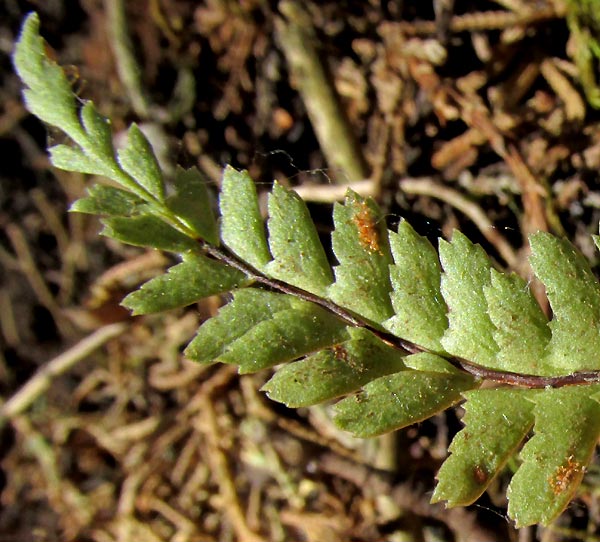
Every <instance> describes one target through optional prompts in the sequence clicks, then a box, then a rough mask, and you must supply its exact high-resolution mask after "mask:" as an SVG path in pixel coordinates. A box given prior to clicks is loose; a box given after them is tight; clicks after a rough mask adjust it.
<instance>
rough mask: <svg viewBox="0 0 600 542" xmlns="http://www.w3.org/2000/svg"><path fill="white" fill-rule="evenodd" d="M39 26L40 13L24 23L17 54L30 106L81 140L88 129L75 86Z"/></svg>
mask: <svg viewBox="0 0 600 542" xmlns="http://www.w3.org/2000/svg"><path fill="white" fill-rule="evenodd" d="M39 27H40V22H39V17H38V16H37V14H36V13H32V14H30V15H29V16H28V17H27V19H25V22H24V23H23V26H22V29H21V34H20V35H19V38H18V39H17V43H16V47H15V53H14V55H13V61H14V64H15V68H16V71H17V73H18V74H19V77H20V78H21V80H22V81H23V82H24V83H25V84H26V85H27V87H29V88H28V89H26V90H24V91H23V96H24V98H25V103H26V105H27V109H28V110H29V111H30V112H31V113H32V114H34V115H35V116H36V117H38V118H39V119H40V120H42V121H44V122H46V123H47V124H50V125H51V126H55V127H57V128H59V129H61V130H63V131H64V132H65V133H66V134H67V135H69V136H70V137H71V139H73V140H74V141H77V142H78V141H81V139H82V138H83V136H84V132H83V130H82V129H81V126H80V124H79V119H78V117H77V111H76V108H75V99H74V96H73V90H72V89H71V86H70V85H69V82H68V80H67V78H66V76H65V74H64V72H63V70H62V68H61V67H60V66H59V65H58V64H56V62H54V61H52V60H50V59H49V58H48V56H47V55H46V52H45V49H44V40H43V39H42V37H41V36H40V34H39Z"/></svg>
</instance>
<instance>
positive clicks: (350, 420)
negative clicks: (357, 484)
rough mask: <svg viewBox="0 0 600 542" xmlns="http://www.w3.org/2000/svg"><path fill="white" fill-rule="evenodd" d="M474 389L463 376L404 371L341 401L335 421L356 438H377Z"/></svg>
mask: <svg viewBox="0 0 600 542" xmlns="http://www.w3.org/2000/svg"><path fill="white" fill-rule="evenodd" d="M415 356H420V357H428V356H433V357H437V356H434V355H433V354H416V355H415ZM411 357H413V356H409V357H408V358H406V363H407V364H408V363H409V361H408V360H409V358H411ZM439 359H441V358H439ZM442 361H443V360H442ZM473 386H474V382H473V379H472V378H471V377H469V376H468V375H464V374H460V373H452V372H449V373H447V372H432V371H417V370H406V371H401V372H399V373H395V374H392V375H387V376H383V377H380V378H378V379H376V380H373V381H371V382H369V383H368V384H367V385H366V386H364V387H363V389H362V391H361V392H359V393H358V394H356V395H354V396H351V397H348V398H346V399H343V400H341V401H340V402H339V403H337V404H336V405H335V418H334V421H335V423H336V425H337V426H338V427H340V428H341V429H344V430H345V431H350V432H351V433H353V434H354V435H356V436H359V437H374V436H377V435H381V434H383V433H389V432H390V431H393V430H396V429H400V428H402V427H406V426H408V425H412V424H413V423H417V422H420V421H422V420H425V419H427V418H430V417H431V416H433V415H434V414H436V413H438V412H441V411H443V410H445V409H446V408H448V407H449V406H451V405H453V404H455V403H457V402H458V401H460V400H461V399H462V395H461V394H462V392H464V391H466V390H468V389H471V388H472V387H473Z"/></svg>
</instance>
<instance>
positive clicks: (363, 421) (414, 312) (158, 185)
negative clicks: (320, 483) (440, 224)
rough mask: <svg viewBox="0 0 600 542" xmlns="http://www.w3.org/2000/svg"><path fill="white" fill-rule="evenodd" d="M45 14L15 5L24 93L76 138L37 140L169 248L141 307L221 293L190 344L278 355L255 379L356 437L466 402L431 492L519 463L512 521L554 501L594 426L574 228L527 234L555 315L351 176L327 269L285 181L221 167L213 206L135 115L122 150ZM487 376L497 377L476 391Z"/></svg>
mask: <svg viewBox="0 0 600 542" xmlns="http://www.w3.org/2000/svg"><path fill="white" fill-rule="evenodd" d="M38 26H39V23H38V18H37V16H35V15H31V16H30V17H28V19H27V20H26V21H25V24H24V26H23V30H22V33H21V36H20V38H19V41H18V44H17V48H16V51H15V55H14V62H15V66H16V69H17V72H18V73H19V75H20V77H21V79H22V81H23V83H24V85H25V87H26V89H25V91H24V98H25V102H26V104H27V107H28V108H29V110H30V111H31V112H32V113H34V114H35V115H36V116H38V117H39V118H40V119H41V120H43V121H44V122H46V123H48V124H51V125H53V126H54V127H56V128H58V129H60V130H62V131H63V132H64V133H65V134H66V135H67V136H68V137H69V138H70V140H71V144H70V145H58V146H56V147H52V148H51V149H49V152H50V156H51V159H52V161H53V164H54V165H55V166H56V167H59V168H61V169H65V170H69V171H78V172H82V173H89V174H95V175H100V176H103V177H105V178H107V179H110V180H111V181H112V183H111V184H110V185H108V184H107V185H103V184H99V185H95V186H92V187H91V188H90V189H89V190H88V195H87V196H86V197H85V198H82V199H80V200H79V201H77V202H75V203H74V205H73V207H72V210H74V211H78V212H84V213H91V214H97V215H101V216H102V217H103V223H104V230H103V235H106V236H109V237H112V238H114V239H117V240H119V241H122V242H124V243H130V244H133V245H138V246H146V247H152V248H156V249H160V250H165V251H170V252H173V253H175V254H176V255H178V258H179V260H180V263H178V264H177V265H174V266H173V267H171V269H169V270H168V272H167V273H165V274H164V275H163V276H159V277H157V278H155V279H153V280H151V281H149V282H147V283H146V284H144V285H143V286H142V287H141V288H140V289H139V290H138V291H136V292H133V293H131V294H130V295H128V296H127V297H126V298H125V300H124V301H123V304H124V305H125V306H126V307H128V308H130V309H131V310H132V311H133V312H134V313H135V314H147V313H153V312H158V311H163V310H168V309H172V308H176V307H183V306H186V305H190V304H193V303H195V302H197V301H198V300H199V299H202V298H204V297H207V296H210V295H214V294H220V293H225V292H232V293H233V295H232V300H231V302H230V303H229V304H227V305H226V306H224V307H223V308H222V309H221V311H220V312H219V314H218V315H217V316H216V317H214V318H212V319H210V320H208V321H207V322H205V323H204V324H203V325H201V326H200V328H199V329H198V332H197V334H196V336H195V338H193V340H192V341H191V343H190V344H189V346H188V347H187V350H186V355H187V356H188V357H189V358H191V359H193V360H196V361H197V362H199V363H205V364H208V363H215V362H221V363H231V364H235V365H238V366H239V370H240V372H242V373H249V372H253V371H259V370H263V369H266V368H272V367H275V366H277V367H278V368H277V370H276V371H275V373H274V375H273V376H272V378H271V380H270V381H269V382H268V383H267V384H266V385H265V388H264V389H265V391H266V393H267V394H268V395H269V396H270V397H271V398H272V399H273V400H276V401H280V402H282V403H285V404H287V405H290V406H307V405H314V404H317V403H321V402H324V401H337V403H336V405H335V421H336V423H337V424H338V425H339V426H340V427H341V428H343V429H346V430H348V431H351V432H352V433H354V434H356V435H360V436H364V437H369V436H373V435H379V434H382V433H385V432H389V431H393V430H395V429H399V428H402V427H406V426H408V425H410V424H413V423H415V422H418V421H420V420H424V419H426V418H428V417H430V416H432V415H434V414H436V413H438V412H440V411H443V410H444V409H446V408H448V407H450V406H452V405H455V404H457V403H459V402H464V407H465V412H466V414H465V416H464V419H463V422H464V428H463V429H462V431H460V432H459V433H458V434H457V435H456V437H455V439H454V441H453V442H452V444H451V445H450V452H451V454H450V456H449V458H448V459H447V460H446V462H445V463H444V465H443V466H442V468H441V469H440V471H439V474H438V480H439V483H438V485H437V488H436V490H435V493H434V495H433V501H447V503H448V505H449V506H459V505H466V504H469V503H472V502H473V501H474V500H476V499H477V498H478V497H479V496H480V495H481V493H482V492H483V491H485V489H486V487H487V486H488V485H489V484H490V482H491V481H492V480H493V479H494V477H496V476H497V475H498V473H499V472H500V471H502V469H503V467H504V465H505V464H506V463H507V462H508V461H509V460H516V461H513V463H515V464H517V465H519V466H518V468H517V470H516V473H515V474H514V476H513V478H512V481H511V483H510V486H509V488H508V497H509V514H510V516H511V517H512V518H513V519H514V521H515V523H516V525H517V526H519V527H522V526H525V525H530V524H534V523H539V522H541V523H544V524H547V523H549V522H551V521H552V520H553V519H554V518H556V517H557V516H558V515H559V514H560V513H561V511H562V510H563V509H564V508H565V506H567V504H568V503H569V501H570V499H571V498H572V497H573V495H574V494H575V492H576V490H577V487H578V485H579V483H580V482H581V479H582V477H583V475H584V473H585V470H586V467H587V465H588V463H589V461H590V459H591V457H592V454H593V452H594V449H595V445H596V442H597V440H598V437H599V436H600V383H599V382H600V356H598V352H600V287H599V285H598V282H597V280H596V278H595V277H594V275H593V274H592V271H591V269H590V266H589V264H588V262H587V261H586V260H585V258H584V257H583V256H582V255H581V254H579V253H578V252H577V251H576V249H575V248H574V247H573V246H572V245H571V244H570V243H568V242H567V241H564V240H560V239H557V238H555V237H553V236H551V235H549V234H546V233H538V234H536V235H533V236H532V237H531V239H530V243H531V249H532V256H531V264H532V267H533V269H534V271H535V274H536V275H537V277H538V278H539V279H540V280H541V281H542V282H543V283H544V285H545V287H546V291H547V292H548V297H549V300H550V303H551V306H552V312H553V315H554V317H553V319H552V320H551V321H550V322H549V321H548V318H547V317H546V315H545V314H544V313H543V311H542V310H541V309H540V307H539V305H538V304H537V302H536V301H535V299H534V298H533V296H532V295H531V292H530V291H529V288H528V285H527V284H526V283H525V282H524V281H523V280H522V279H521V278H519V277H517V276H515V275H510V274H503V273H500V272H498V271H497V270H495V269H494V268H493V267H492V265H491V263H490V261H489V259H488V257H487V255H486V254H485V252H484V251H483V249H482V248H481V247H479V246H478V245H474V244H473V243H471V242H470V241H469V240H468V239H467V238H466V237H465V236H464V235H462V234H460V233H458V232H456V233H455V234H454V236H453V238H452V240H450V241H442V240H441V241H440V246H439V254H438V252H437V251H436V250H435V249H434V247H433V246H432V245H431V244H430V243H429V242H428V241H427V240H426V239H424V238H422V237H421V236H419V235H417V234H416V233H415V231H414V230H413V229H412V228H411V226H410V225H409V224H408V223H407V222H402V223H401V224H400V226H399V228H398V231H397V232H390V231H388V230H387V229H386V228H385V225H384V223H383V222H382V221H381V220H380V219H381V216H380V214H379V210H378V208H377V206H376V205H375V203H374V202H373V201H371V200H369V199H363V198H361V197H360V196H358V195H357V194H355V193H352V192H350V193H348V195H347V197H346V200H345V202H344V204H339V205H336V206H335V208H334V211H333V218H334V231H333V233H332V248H333V253H334V255H335V258H336V260H337V264H336V265H334V266H333V267H331V265H330V263H329V260H328V257H327V254H326V252H325V250H324V248H323V246H322V245H321V242H320V240H319V236H318V235H317V232H316V229H315V226H314V224H313V223H312V221H311V219H310V216H309V213H308V210H307V208H306V206H305V204H304V202H303V201H302V200H301V199H300V198H299V197H298V196H297V195H296V194H295V193H294V192H291V191H289V190H287V189H286V188H284V187H282V186H280V185H278V184H275V186H274V188H273V191H272V192H271V194H270V195H269V201H268V215H269V216H268V220H267V222H266V224H265V223H264V221H263V219H262V217H261V214H260V211H259V206H258V200H257V194H256V190H255V185H254V182H253V181H252V179H251V178H250V177H249V176H248V174H247V173H246V172H243V171H236V170H234V169H232V168H230V167H227V168H225V170H224V172H223V182H222V189H221V193H220V194H219V199H218V203H217V202H213V200H212V195H211V193H210V192H209V191H208V190H207V188H206V184H205V183H204V182H203V179H202V177H201V175H200V173H199V172H198V171H197V170H195V169H189V170H183V169H180V170H178V171H177V172H176V173H175V175H174V178H173V179H171V180H170V181H169V183H170V184H169V187H168V188H167V185H166V184H165V183H166V181H165V177H164V175H163V173H162V172H161V170H160V167H159V166H158V162H157V161H156V158H155V157H154V154H153V153H152V149H151V147H150V144H149V143H148V141H147V140H146V138H145V136H144V135H143V133H142V132H141V131H140V130H139V129H138V128H137V127H136V126H132V127H131V128H130V130H129V140H128V144H127V146H126V147H125V148H124V149H122V150H120V151H119V152H116V151H115V149H114V147H113V141H112V135H111V130H110V123H109V122H108V121H107V120H106V119H104V118H102V117H101V116H100V115H99V114H98V113H97V111H96V110H95V108H94V105H93V104H92V103H91V102H88V103H85V105H83V107H79V106H78V103H77V102H76V101H75V99H74V97H73V95H72V92H71V89H70V87H69V84H68V81H67V79H66V78H65V75H64V73H63V71H62V70H61V68H60V67H59V66H58V65H56V64H55V63H54V62H53V61H52V60H50V59H48V58H47V57H46V55H45V52H44V46H43V40H42V38H41V37H40V36H39V33H38ZM217 208H218V213H216V212H214V210H215V209H217ZM217 215H218V216H217ZM486 380H487V381H491V382H492V383H493V382H495V383H496V385H495V387H493V386H490V385H489V382H488V385H486V387H485V389H480V386H481V384H482V382H484V381H486Z"/></svg>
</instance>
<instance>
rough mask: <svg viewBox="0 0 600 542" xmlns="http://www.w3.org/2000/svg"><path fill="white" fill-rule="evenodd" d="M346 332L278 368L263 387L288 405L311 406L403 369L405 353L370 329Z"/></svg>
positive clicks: (269, 394)
mask: <svg viewBox="0 0 600 542" xmlns="http://www.w3.org/2000/svg"><path fill="white" fill-rule="evenodd" d="M348 333H349V334H350V337H351V339H350V340H348V341H345V342H343V343H341V344H338V345H335V346H333V348H330V349H327V350H323V351H321V352H318V353H317V354H314V355H312V356H309V357H307V358H306V359H303V360H300V361H297V362H295V363H292V364H289V365H285V366H284V367H282V368H280V369H279V370H278V371H277V372H276V373H275V375H274V376H273V377H272V378H271V380H269V381H268V382H267V383H266V384H265V385H264V386H263V388H262V389H263V391H266V392H267V395H268V396H269V398H270V399H272V400H274V401H279V402H280V403H284V404H286V405H287V406H289V407H301V406H310V405H316V404H319V403H323V402H325V401H328V400H330V399H334V398H336V397H340V396H341V395H345V394H347V393H350V392H353V391H355V390H357V389H358V388H360V387H361V386H363V385H364V384H366V383H367V382H370V381H371V380H373V379H375V378H378V377H380V376H383V375H387V374H390V373H395V372H398V371H400V370H402V369H404V367H405V366H404V362H403V358H404V356H403V355H402V354H400V352H398V351H397V350H396V349H393V348H391V347H389V346H386V345H385V344H383V343H382V342H381V341H379V340H378V339H376V338H375V337H374V336H373V335H372V334H371V333H370V332H369V331H366V330H364V329H360V328H349V329H348Z"/></svg>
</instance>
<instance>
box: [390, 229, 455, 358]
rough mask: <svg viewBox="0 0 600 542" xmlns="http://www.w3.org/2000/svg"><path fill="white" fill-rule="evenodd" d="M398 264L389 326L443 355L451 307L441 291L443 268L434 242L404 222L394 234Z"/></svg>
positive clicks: (392, 273)
mask: <svg viewBox="0 0 600 542" xmlns="http://www.w3.org/2000/svg"><path fill="white" fill-rule="evenodd" d="M390 245H391V249H392V254H393V257H394V264H393V265H392V266H391V268H390V278H391V283H392V287H393V291H392V293H391V300H392V305H393V307H394V312H395V314H394V316H392V318H390V319H389V320H388V321H387V322H386V323H385V327H386V328H387V329H389V330H390V331H391V332H392V333H394V334H395V335H397V336H398V337H402V338H403V339H407V340H409V341H412V342H414V343H415V344H419V345H421V346H424V347H425V348H427V349H429V350H430V351H432V352H438V353H443V352H444V348H443V347H442V345H441V339H442V337H443V336H444V333H445V331H446V329H447V327H448V317H447V316H446V313H447V310H448V309H447V307H446V303H445V302H444V299H443V297H442V293H441V291H440V283H441V268H440V263H439V259H438V255H437V253H436V251H435V249H434V248H433V246H431V243H430V242H429V241H428V240H427V239H425V238H424V237H421V236H420V235H418V234H417V233H416V232H415V230H414V229H413V228H412V227H411V226H410V225H409V224H408V222H406V221H405V220H403V221H402V222H400V224H399V226H398V233H393V232H390Z"/></svg>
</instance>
